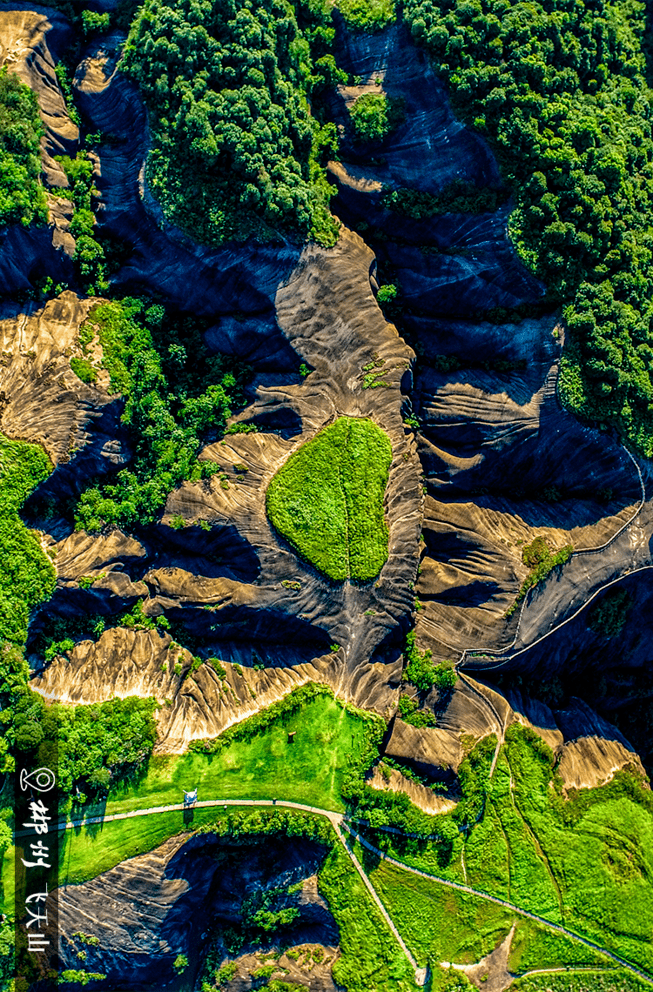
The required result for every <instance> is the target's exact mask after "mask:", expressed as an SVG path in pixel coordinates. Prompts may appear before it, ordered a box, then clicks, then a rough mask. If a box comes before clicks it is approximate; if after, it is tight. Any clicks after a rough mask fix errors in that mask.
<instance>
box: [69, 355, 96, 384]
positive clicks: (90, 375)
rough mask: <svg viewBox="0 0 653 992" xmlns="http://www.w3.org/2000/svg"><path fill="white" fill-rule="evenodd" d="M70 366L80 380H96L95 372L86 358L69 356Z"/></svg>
mask: <svg viewBox="0 0 653 992" xmlns="http://www.w3.org/2000/svg"><path fill="white" fill-rule="evenodd" d="M70 367H71V369H72V370H73V372H74V373H75V375H76V376H77V378H78V379H81V380H82V382H86V383H89V384H90V383H92V382H97V372H96V370H95V369H94V368H93V365H92V363H91V362H90V361H89V359H88V358H74V357H73V358H71V359H70Z"/></svg>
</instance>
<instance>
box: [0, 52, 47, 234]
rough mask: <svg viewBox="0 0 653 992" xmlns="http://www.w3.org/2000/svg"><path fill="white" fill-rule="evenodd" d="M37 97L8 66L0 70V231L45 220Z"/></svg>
mask: <svg viewBox="0 0 653 992" xmlns="http://www.w3.org/2000/svg"><path fill="white" fill-rule="evenodd" d="M44 133H45V129H44V127H43V124H42V122H41V117H40V115H39V108H38V102H37V99H36V96H35V95H34V93H32V91H31V90H30V88H29V86H26V85H25V84H24V83H21V81H20V79H19V78H18V76H17V75H15V73H13V72H9V69H8V66H7V65H4V66H2V68H0V229H1V228H3V227H5V226H6V225H7V224H22V225H23V227H27V225H28V224H31V223H34V222H35V223H40V224H43V223H45V222H46V221H47V219H48V208H47V200H46V198H45V193H44V192H43V188H42V187H41V184H40V181H39V177H40V175H41V149H40V140H41V136H42V135H43V134H44Z"/></svg>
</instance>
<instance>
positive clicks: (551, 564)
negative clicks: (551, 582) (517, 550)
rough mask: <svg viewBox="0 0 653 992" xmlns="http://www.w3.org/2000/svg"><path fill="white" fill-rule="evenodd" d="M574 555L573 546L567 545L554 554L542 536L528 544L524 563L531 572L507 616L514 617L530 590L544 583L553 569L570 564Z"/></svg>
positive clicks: (523, 551)
mask: <svg viewBox="0 0 653 992" xmlns="http://www.w3.org/2000/svg"><path fill="white" fill-rule="evenodd" d="M573 553H574V549H573V547H572V545H571V544H565V546H564V547H563V548H560V550H559V551H556V552H553V551H552V550H551V548H549V545H548V544H547V542H546V539H545V538H544V537H541V536H540V537H535V538H534V539H533V540H532V541H531V543H530V544H527V545H526V546H525V547H524V548H523V549H522V561H523V563H524V565H527V566H528V568H530V570H531V571H530V574H529V575H527V576H526V578H525V579H524V581H523V582H522V585H521V588H520V590H519V592H518V593H517V598H516V599H515V602H514V603H513V604H512V606H511V607H510V609H509V610H507V612H506V616H508V617H509V616H512V614H513V613H514V612H515V610H516V609H517V606H518V605H519V603H521V602H522V600H523V599H524V597H525V596H526V593H527V592H528V590H529V589H532V588H533V586H536V585H538V584H539V583H540V582H544V580H545V579H546V578H547V577H548V576H549V575H550V574H551V572H552V571H553V569H554V568H557V566H558V565H564V564H565V563H566V562H568V561H569V559H570V558H571V556H572V555H573Z"/></svg>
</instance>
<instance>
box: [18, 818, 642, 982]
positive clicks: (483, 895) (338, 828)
mask: <svg viewBox="0 0 653 992" xmlns="http://www.w3.org/2000/svg"><path fill="white" fill-rule="evenodd" d="M219 806H222V807H223V808H225V809H226V808H227V807H229V806H248V807H260V806H268V807H276V808H280V809H296V810H301V811H302V812H304V813H315V814H317V815H318V816H326V817H327V819H328V820H329V821H330V822H331V824H332V826H333V828H334V830H335V833H336V836H337V837H338V840H339V841H340V842H341V843H342V845H343V847H344V849H345V851H346V852H347V855H348V856H349V858H350V859H351V862H352V865H353V866H354V868H355V869H356V872H357V873H358V875H359V876H360V878H361V880H362V882H363V884H364V885H365V888H366V889H367V891H368V892H369V894H370V896H371V898H372V899H373V901H374V904H375V905H376V907H377V908H378V909H379V911H380V912H381V914H382V916H383V918H384V920H385V922H386V923H387V925H388V927H389V929H390V931H391V932H392V934H393V935H394V937H395V938H396V940H397V942H398V943H399V946H400V947H401V949H402V951H403V953H404V954H405V955H406V958H407V959H408V961H409V962H410V965H411V967H412V968H413V970H414V972H415V980H416V982H417V984H418V985H420V986H423V985H424V984H425V982H426V977H427V969H426V968H419V967H418V963H417V961H416V960H415V958H414V957H413V955H412V953H411V952H410V950H409V949H408V947H407V946H406V944H405V942H404V940H403V938H402V937H401V935H400V934H399V931H398V930H397V928H396V926H395V924H394V923H393V921H392V918H391V917H390V915H389V913H388V911H387V909H386V908H385V906H384V905H383V903H382V901H381V898H380V897H379V895H378V893H377V891H376V889H375V888H374V886H373V884H372V882H371V881H370V879H369V877H368V876H367V874H366V873H365V870H364V869H363V867H362V865H361V864H360V862H359V860H358V858H357V857H356V855H355V854H354V852H353V851H352V850H351V848H350V846H349V845H348V844H347V843H346V841H345V837H344V836H343V831H345V832H346V833H347V834H349V835H350V836H351V837H352V838H353V839H354V840H357V841H358V842H359V843H360V844H362V845H363V847H366V848H367V849H368V850H369V851H371V852H372V853H373V854H375V855H376V856H377V857H378V858H381V859H382V860H384V861H387V862H388V864H391V865H393V866H394V867H396V868H400V869H401V870H402V871H407V872H409V873H410V874H412V875H417V876H419V877H420V878H425V879H427V880H428V881H430V882H436V883H438V884H439V885H444V886H446V887H447V888H450V889H455V890H456V891H458V892H465V893H467V894H468V895H472V896H476V897H477V898H478V899H484V900H486V901H487V902H492V903H495V905H497V906H503V907H504V908H505V909H508V910H510V911H511V912H513V913H516V914H517V915H518V916H522V917H524V918H526V919H529V920H534V921H535V922H536V923H541V924H542V925H543V926H545V927H548V928H549V929H550V930H554V931H555V932H556V933H561V934H564V935H565V936H567V937H570V938H571V939H572V940H576V941H578V942H579V943H581V944H584V945H585V946H586V947H589V948H591V949H592V950H594V951H599V952H600V953H601V954H604V955H605V956H606V957H607V958H609V959H610V960H611V961H614V962H615V963H616V964H618V965H619V966H620V967H622V968H625V969H626V970H627V971H630V972H631V973H632V974H634V975H637V976H638V977H639V978H642V979H643V980H644V981H646V982H648V983H649V984H650V985H651V986H653V976H651V975H649V974H647V973H646V972H644V971H641V970H640V969H639V968H637V967H636V966H635V965H633V964H630V963H629V962H628V961H626V960H624V958H620V957H619V956H618V955H617V954H613V953H612V951H608V950H606V948H604V947H601V946H600V944H596V943H595V942H594V941H592V940H589V939H588V938H587V937H581V936H580V935H579V934H577V933H574V931H573V930H568V929H567V928H566V927H563V926H561V925H560V924H558V923H552V922H551V921H550V920H547V919H545V918H544V917H543V916H537V914H535V913H531V912H529V911H528V910H526V909H521V908H520V907H519V906H515V905H514V904H513V903H510V902H508V901H507V900H506V899H500V898H499V897H498V896H492V895H489V893H487V892H482V891H480V890H479V889H474V888H472V887H471V886H470V885H463V884H462V883H460V882H452V881H450V880H449V879H446V878H442V877H441V876H439V875H431V874H429V873H428V872H425V871H420V870H419V869H418V868H412V867H411V866H410V865H407V864H404V863H403V862H402V861H397V860H396V859H395V858H391V857H389V856H388V855H387V854H385V853H384V852H383V851H381V850H380V849H379V848H378V847H374V845H373V844H371V843H370V842H369V841H368V840H366V839H365V838H364V837H362V836H361V834H360V833H359V831H357V830H355V829H353V828H352V827H351V826H350V825H349V823H347V822H346V820H345V814H344V813H338V812H337V811H336V810H329V809H321V808H320V807H319V806H307V805H305V804H304V803H295V802H291V801H290V800H288V801H286V800H274V799H205V800H203V801H202V802H197V803H195V804H194V806H193V807H192V808H193V809H207V808H211V807H213V808H217V807H219ZM185 808H186V809H188V808H189V807H185V806H184V804H183V803H174V804H172V805H169V806H151V807H149V808H147V809H134V810H128V811H127V812H125V813H110V814H109V815H107V816H91V817H88V819H81V820H66V821H59V822H58V823H56V824H53V827H52V829H57V830H73V829H75V828H78V827H88V826H93V825H95V824H103V823H112V822H115V821H117V820H129V819H132V818H133V817H137V816H151V815H153V814H156V813H169V812H174V811H181V810H184V809H185ZM393 832H394V833H400V832H401V831H398V830H396V829H395V830H393ZM27 833H28V831H26V830H18V831H16V834H15V836H16V837H19V836H22V835H25V834H27Z"/></svg>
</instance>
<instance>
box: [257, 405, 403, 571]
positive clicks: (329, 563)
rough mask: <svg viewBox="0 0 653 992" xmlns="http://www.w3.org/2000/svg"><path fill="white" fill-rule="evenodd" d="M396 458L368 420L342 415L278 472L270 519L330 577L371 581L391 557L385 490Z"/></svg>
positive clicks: (269, 494)
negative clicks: (391, 463) (391, 466)
mask: <svg viewBox="0 0 653 992" xmlns="http://www.w3.org/2000/svg"><path fill="white" fill-rule="evenodd" d="M391 460H392V448H391V446H390V441H389V440H388V437H387V436H386V434H384V432H383V431H382V430H381V429H380V428H379V427H377V426H376V425H375V424H373V423H372V421H371V420H364V419H359V418H354V417H340V419H339V420H337V421H336V422H335V423H334V424H331V425H330V426H329V427H325V428H324V430H322V431H320V432H319V434H317V435H316V436H315V437H314V438H313V439H312V440H311V441H308V442H307V443H306V444H304V445H302V447H301V448H299V449H298V451H296V452H294V453H293V454H292V455H291V456H290V458H289V459H288V460H287V462H286V463H285V464H284V465H283V466H282V467H281V468H280V469H279V471H278V472H277V474H276V475H275V476H274V478H273V479H272V481H271V482H270V485H269V487H268V492H267V500H266V506H267V511H268V514H269V517H270V520H271V521H272V523H273V524H274V526H275V527H276V529H277V530H278V531H279V533H280V534H282V535H283V537H285V538H286V539H287V540H288V541H289V542H290V543H291V544H292V545H293V547H294V548H296V550H297V551H298V552H299V554H300V555H301V556H302V557H303V558H305V559H306V560H307V561H309V562H310V563H311V564H312V565H314V566H315V567H316V568H317V569H319V571H321V572H323V573H324V574H325V575H327V576H328V577H329V578H330V579H333V580H334V581H336V582H342V581H344V580H345V579H347V578H351V579H354V580H357V581H361V582H364V581H369V580H370V579H373V578H374V576H376V575H378V573H379V572H380V570H381V568H382V566H383V563H384V562H385V561H386V559H387V557H388V528H387V525H386V523H385V519H384V514H383V495H384V493H385V487H386V485H387V481H388V471H389V468H390V462H391Z"/></svg>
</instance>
